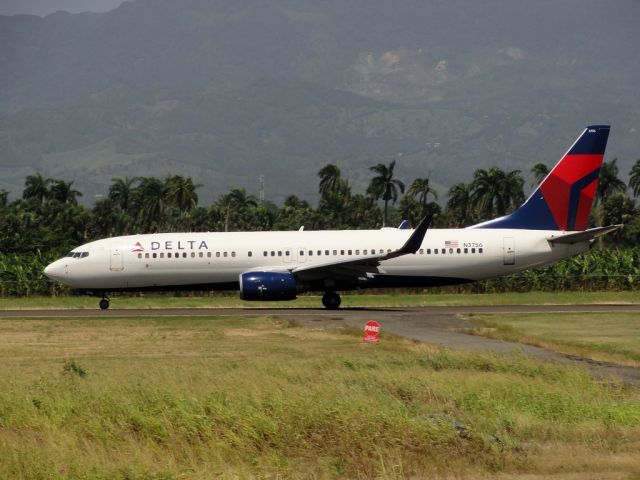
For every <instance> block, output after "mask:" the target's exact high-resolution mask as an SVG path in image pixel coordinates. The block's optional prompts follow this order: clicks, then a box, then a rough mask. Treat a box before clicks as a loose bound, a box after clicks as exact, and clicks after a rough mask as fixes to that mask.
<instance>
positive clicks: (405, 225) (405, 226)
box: [398, 220, 411, 230]
mask: <svg viewBox="0 0 640 480" xmlns="http://www.w3.org/2000/svg"><path fill="white" fill-rule="evenodd" d="M410 228H411V222H410V221H409V220H402V222H401V223H400V225H398V230H408V229H410Z"/></svg>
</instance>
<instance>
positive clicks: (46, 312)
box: [0, 303, 640, 319]
mask: <svg viewBox="0 0 640 480" xmlns="http://www.w3.org/2000/svg"><path fill="white" fill-rule="evenodd" d="M556 312H557V313H616V312H620V313H624V312H637V313H640V303H633V304H590V305H479V306H478V305H474V306H448V307H371V308H367V307H351V308H340V309H339V310H327V309H325V308H322V307H320V308H144V309H141V308H110V309H108V310H100V309H98V308H95V309H90V308H79V309H29V310H22V309H19V310H18V309H17V310H0V319H2V318H47V317H56V318H59V317H83V318H84V317H123V316H126V317H176V316H186V317H194V316H197V317H211V316H214V317H215V316H238V315H269V316H274V315H275V316H278V317H288V316H300V315H316V316H321V317H326V316H329V317H334V316H336V315H338V316H344V317H345V318H354V317H360V316H362V315H366V316H373V317H377V316H389V315H395V314H413V315H421V316H426V317H431V316H439V315H471V314H491V313H496V314H500V313H556ZM373 319H375V318H373Z"/></svg>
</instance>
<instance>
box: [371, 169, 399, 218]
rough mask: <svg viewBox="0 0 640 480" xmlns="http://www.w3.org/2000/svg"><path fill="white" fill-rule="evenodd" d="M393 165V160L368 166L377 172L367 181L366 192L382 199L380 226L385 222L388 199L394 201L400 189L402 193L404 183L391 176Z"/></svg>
mask: <svg viewBox="0 0 640 480" xmlns="http://www.w3.org/2000/svg"><path fill="white" fill-rule="evenodd" d="M395 166H396V161H395V160H394V161H392V162H391V163H390V164H389V166H387V165H384V164H383V163H379V164H377V165H374V166H373V167H370V168H369V170H371V171H372V172H375V173H377V174H378V176H377V177H373V178H372V179H371V183H369V187H368V188H367V194H368V195H371V196H372V197H373V198H375V199H376V200H378V199H380V198H382V200H384V211H383V214H382V226H385V225H386V224H387V213H388V212H387V206H388V204H389V200H391V201H392V203H396V200H398V190H400V193H404V183H402V182H401V181H400V180H398V179H396V178H393V169H394V168H395Z"/></svg>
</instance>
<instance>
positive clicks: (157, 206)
mask: <svg viewBox="0 0 640 480" xmlns="http://www.w3.org/2000/svg"><path fill="white" fill-rule="evenodd" d="M131 200H132V202H131V203H132V206H133V207H134V208H135V211H136V213H137V217H138V222H139V224H140V225H141V226H142V227H143V229H145V230H150V229H155V228H157V227H158V224H159V223H160V221H161V219H162V217H163V215H164V211H165V207H166V200H165V195H164V184H163V183H162V182H161V181H160V180H158V179H157V178H154V177H144V178H142V179H141V180H140V185H138V186H137V187H136V188H135V189H134V190H133V194H132V198H131Z"/></svg>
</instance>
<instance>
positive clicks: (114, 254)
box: [109, 244, 124, 271]
mask: <svg viewBox="0 0 640 480" xmlns="http://www.w3.org/2000/svg"><path fill="white" fill-rule="evenodd" d="M109 269H110V270H112V271H119V270H123V269H124V265H123V261H122V245H116V244H114V245H111V262H110V265H109Z"/></svg>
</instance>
